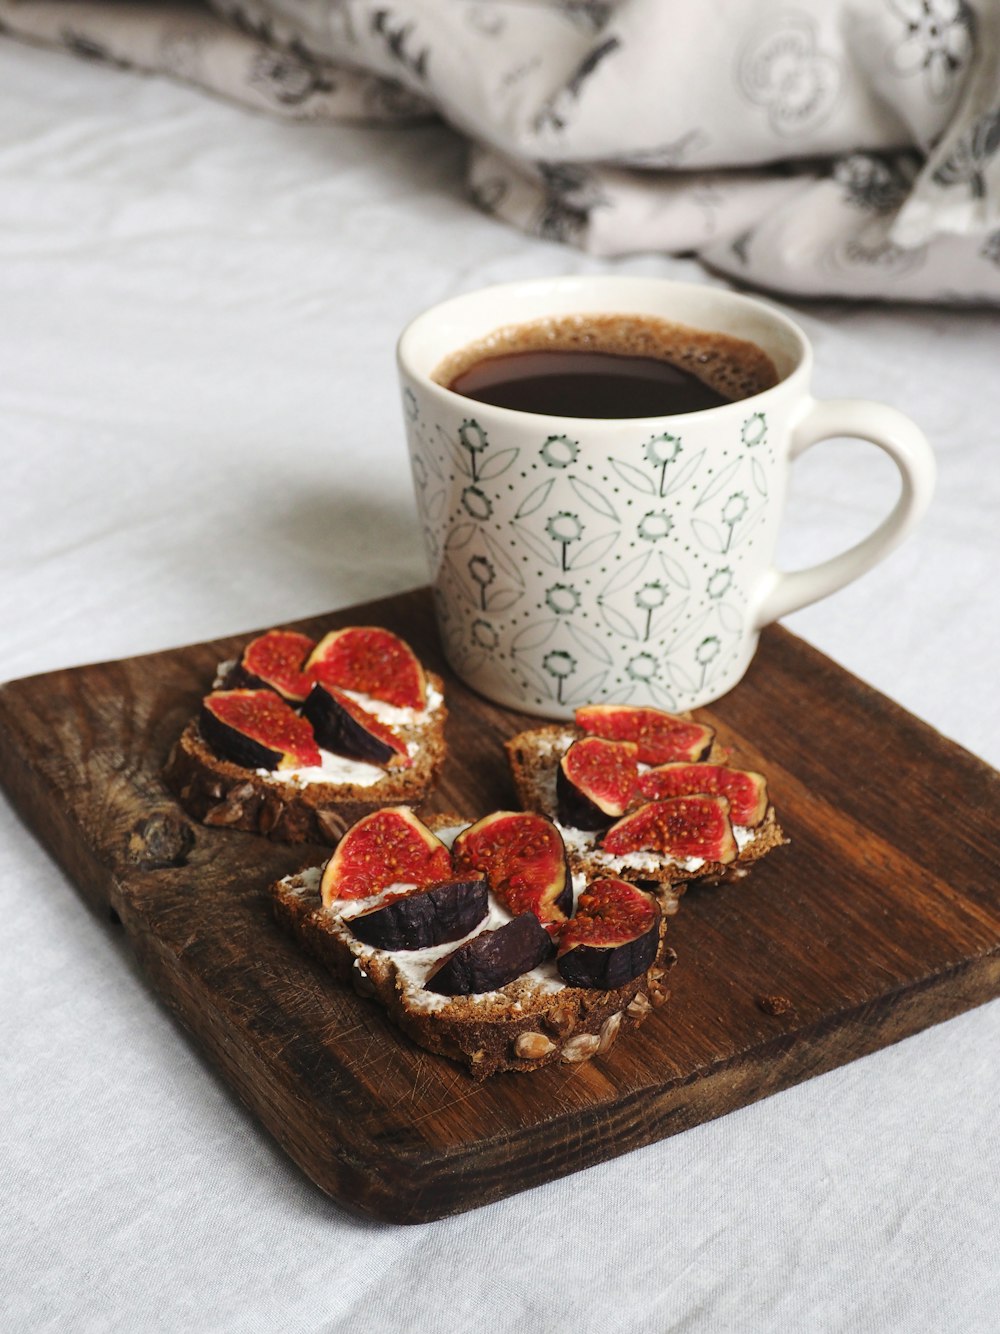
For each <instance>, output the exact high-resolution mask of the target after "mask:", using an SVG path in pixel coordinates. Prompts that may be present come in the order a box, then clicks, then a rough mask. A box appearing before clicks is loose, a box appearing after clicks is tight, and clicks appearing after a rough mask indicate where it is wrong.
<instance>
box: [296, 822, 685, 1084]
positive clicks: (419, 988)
mask: <svg viewBox="0 0 1000 1334" xmlns="http://www.w3.org/2000/svg"><path fill="white" fill-rule="evenodd" d="M469 823H471V822H470V821H468V820H465V819H461V818H460V817H458V816H435V817H432V818H431V819H430V820H429V821H428V824H429V826H430V827H431V828H433V829H434V830H435V832H436V833H437V835H438V837H439V838H441V839H442V841H443V842H445V843H450V842H451V841H452V839H453V838H454V837H455V835H457V834H458V832H459V831H460V830H461V829H463V828H465V827H466V826H467V825H468V824H469ZM321 874H322V868H321V867H314V868H310V869H309V870H305V871H301V872H299V873H298V874H297V875H292V876H287V877H286V878H285V879H283V880H279V881H277V883H275V884H273V885H271V887H270V891H269V892H270V894H271V898H272V902H273V907H274V913H275V917H276V918H277V920H278V922H279V923H280V924H281V925H282V926H283V927H285V928H286V929H287V930H288V931H290V932H291V933H292V935H293V936H294V937H295V938H296V940H297V941H298V942H299V943H300V944H301V945H302V947H303V948H304V949H305V950H306V952H307V953H309V954H311V955H312V956H313V957H314V958H316V959H318V960H319V961H320V962H321V963H322V964H324V965H325V966H326V967H327V968H328V969H329V970H330V971H331V972H332V973H333V974H334V975H335V976H336V977H338V978H339V979H340V980H341V981H342V982H346V983H349V984H350V985H352V986H353V987H354V989H355V990H356V991H357V992H358V994H359V995H361V996H365V997H371V998H373V999H374V1000H376V1001H378V1003H379V1004H380V1005H382V1006H383V1007H384V1008H385V1010H386V1012H387V1014H388V1016H389V1018H390V1019H392V1021H393V1022H394V1023H395V1024H396V1025H397V1026H398V1027H399V1028H400V1029H402V1031H403V1032H404V1033H406V1034H407V1036H408V1037H410V1038H411V1039H412V1040H413V1041H414V1042H416V1043H417V1044H418V1045H419V1046H421V1047H424V1048H426V1050H428V1051H432V1052H436V1053H437V1054H438V1055H440V1056H447V1057H449V1058H450V1059H451V1060H453V1061H457V1062H459V1063H460V1064H462V1065H464V1066H465V1068H466V1069H467V1070H468V1072H469V1074H470V1075H472V1077H473V1078H474V1079H477V1080H479V1079H486V1078H487V1077H488V1076H490V1075H494V1074H497V1073H499V1072H501V1071H505V1070H535V1069H537V1068H538V1067H539V1066H542V1065H549V1064H551V1063H552V1062H554V1061H561V1062H564V1063H567V1064H572V1063H575V1062H577V1061H584V1060H588V1059H590V1058H591V1057H592V1056H599V1055H603V1054H604V1053H605V1052H606V1051H607V1050H608V1048H609V1047H610V1046H611V1045H612V1043H613V1042H614V1041H615V1039H616V1038H617V1036H618V1034H619V1033H620V1032H621V1031H624V1030H627V1029H628V1028H630V1027H633V1028H634V1027H636V1026H637V1025H638V1024H640V1023H641V1022H642V1021H643V1019H645V1017H646V1015H647V1014H648V1013H649V1011H650V1009H651V1007H652V1006H654V1005H659V1004H662V1003H663V1002H664V1001H665V1000H666V999H667V998H668V996H669V992H668V991H667V990H666V988H665V986H664V985H663V978H664V975H665V973H666V971H667V969H668V968H670V967H672V966H673V964H674V963H675V962H676V955H675V954H674V951H673V950H672V949H670V948H669V947H667V946H666V944H665V942H664V934H665V931H666V918H665V916H661V918H660V921H659V926H658V932H659V944H658V947H657V953H656V958H655V959H654V961H653V963H652V965H651V966H650V967H649V969H647V971H646V972H645V973H642V974H641V975H640V976H639V977H636V978H634V979H633V980H632V981H631V982H628V983H626V985H625V986H622V987H618V988H616V989H614V990H611V991H604V990H598V989H594V988H590V987H573V986H568V985H567V984H566V983H565V982H563V980H562V978H561V977H560V976H559V973H558V971H557V969H556V966H555V962H554V961H549V962H547V963H544V964H541V965H540V966H539V967H538V968H535V969H532V971H531V972H530V973H526V974H524V975H523V976H522V977H519V978H517V979H516V980H515V981H513V982H509V983H508V984H507V985H506V986H505V987H501V988H500V989H499V990H497V991H490V992H483V993H481V994H479V995H471V996H442V995H439V994H437V993H436V992H433V991H428V990H427V989H426V988H425V987H424V986H423V980H424V978H425V977H426V975H427V973H428V972H429V971H430V970H431V968H432V967H433V966H434V964H436V963H437V962H439V961H440V960H441V959H443V958H444V957H445V956H446V955H448V954H450V953H451V952H452V951H453V950H456V949H457V948H458V947H459V946H460V945H461V944H463V943H464V941H466V940H470V939H472V938H473V937H474V936H475V935H477V934H478V933H479V932H480V931H482V930H484V929H489V928H494V927H496V926H498V925H500V924H501V923H502V922H503V921H505V920H509V915H507V914H506V913H505V912H504V910H503V909H502V907H500V905H499V904H498V903H497V902H496V900H495V899H494V897H493V895H492V894H491V895H490V896H489V897H490V911H489V914H488V916H487V917H486V918H484V920H483V922H481V923H480V924H479V925H478V926H477V927H476V928H475V930H474V931H472V932H470V933H469V935H468V936H465V937H463V938H462V939H461V940H455V941H452V942H450V943H448V944H446V945H436V946H432V947H430V948H428V949H422V950H392V951H390V950H381V949H376V948H374V947H373V946H371V945H366V944H364V943H363V942H362V941H360V940H358V938H357V937H356V936H355V935H354V934H353V932H352V931H351V929H350V925H349V919H348V918H345V917H344V915H343V911H344V908H345V907H348V908H349V904H348V905H345V904H339V903H335V904H333V905H332V906H331V907H330V908H324V907H323V905H322V901H321V898H320V877H321ZM583 886H584V879H583V877H582V876H581V877H577V878H576V879H575V881H574V891H575V893H576V894H577V895H578V894H579V893H580V892H581V890H582V889H583Z"/></svg>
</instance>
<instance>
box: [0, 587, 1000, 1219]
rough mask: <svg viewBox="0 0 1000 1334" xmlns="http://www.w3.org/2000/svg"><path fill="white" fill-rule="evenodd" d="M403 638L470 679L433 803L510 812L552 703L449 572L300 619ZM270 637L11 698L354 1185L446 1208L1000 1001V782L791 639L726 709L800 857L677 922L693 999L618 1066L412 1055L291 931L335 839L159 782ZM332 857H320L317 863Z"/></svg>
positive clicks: (321, 1174) (81, 842) (109, 897)
mask: <svg viewBox="0 0 1000 1334" xmlns="http://www.w3.org/2000/svg"><path fill="white" fill-rule="evenodd" d="M350 624H382V625H386V626H388V627H389V628H390V629H392V630H395V631H396V632H397V633H399V634H401V635H402V636H403V637H404V638H406V639H407V640H409V641H410V643H411V644H412V645H413V646H414V648H415V649H416V650H417V652H418V654H419V655H420V657H421V658H422V659H423V660H424V661H425V662H427V663H428V664H429V665H430V666H432V667H434V668H435V669H436V670H438V671H440V672H441V673H442V675H444V676H445V678H446V680H447V681H448V684H449V696H448V702H449V707H450V711H451V716H450V719H449V724H448V740H449V746H450V759H449V763H448V766H447V769H446V773H445V777H444V781H443V783H442V785H441V788H440V790H439V792H438V793H437V794H436V796H435V798H434V800H433V802H432V803H430V804H429V806H428V809H442V810H445V809H454V810H459V811H463V812H466V813H468V814H469V815H470V816H478V815H480V814H483V813H485V812H486V811H488V810H491V809H495V808H497V807H505V806H509V805H511V804H512V803H513V800H514V798H513V791H512V788H511V786H510V782H509V779H508V777H507V774H506V770H505V767H504V763H503V760H502V751H501V744H500V743H501V741H502V740H503V739H504V738H505V737H508V736H511V735H512V734H513V733H514V732H516V731H518V730H520V729H521V728H522V727H524V726H530V725H532V722H533V720H531V719H528V718H525V717H523V716H521V715H517V714H512V713H508V712H506V711H505V710H502V709H499V708H496V707H494V706H492V705H490V704H487V703H486V702H485V701H483V700H481V699H480V698H478V697H477V696H475V695H473V694H472V693H471V692H469V691H468V690H466V689H464V688H463V687H462V686H460V685H459V684H458V683H457V682H456V681H455V680H454V679H453V678H452V677H451V676H450V673H449V672H448V670H447V668H446V666H445V664H444V661H443V659H442V656H441V651H440V646H439V643H438V639H437V635H436V631H435V629H434V624H433V616H432V611H431V603H430V598H429V595H428V594H427V592H426V591H424V590H421V591H417V592H412V593H407V594H404V595H401V596H398V597H393V598H388V599H386V600H384V601H381V602H376V603H372V604H368V605H366V606H362V607H354V608H351V609H349V610H346V611H343V612H338V613H337V614H335V615H331V616H323V617H317V618H316V619H314V620H311V621H304V622H302V623H301V624H300V625H299V626H298V627H297V628H299V629H301V630H304V631H305V632H306V633H308V634H312V635H314V636H318V635H320V634H321V633H323V632H325V631H327V630H329V629H332V628H335V627H337V626H340V625H350ZM247 637H248V636H239V637H237V638H232V639H222V640H217V641H214V642H212V643H207V644H195V645H191V646H189V647H187V648H180V649H175V650H172V651H170V652H166V653H154V654H150V655H148V656H145V657H141V658H131V659H127V660H125V661H122V662H112V663H102V664H98V665H95V666H90V667H78V668H74V669H72V670H66V671H58V672H50V673H47V674H46V675H44V676H35V677H31V678H28V679H26V680H23V681H14V682H11V683H10V684H8V685H6V686H3V687H2V688H0V782H2V783H3V785H4V786H5V787H6V789H7V791H8V793H9V795H10V798H11V800H12V801H13V803H14V805H15V806H16V807H17V809H18V810H19V811H20V812H21V814H22V816H23V818H24V819H25V820H26V822H27V823H28V825H29V826H30V827H31V828H32V829H33V830H34V832H35V834H36V835H37V836H38V838H39V839H40V841H41V842H42V843H43V844H44V846H45V847H47V848H48V849H49V851H50V852H51V854H52V856H53V857H54V858H55V859H56V860H57V861H58V862H59V863H60V865H62V866H63V867H64V868H65V870H66V871H67V873H68V874H69V876H70V877H71V878H72V879H73V880H74V881H75V883H76V884H77V886H78V887H79V888H80V890H81V891H82V892H83V893H84V894H85V895H86V896H87V898H88V899H89V900H90V902H91V903H92V904H93V905H94V906H95V908H97V909H99V910H102V911H107V910H108V909H109V908H110V909H111V910H112V912H113V914H114V915H115V916H116V917H117V918H118V919H120V922H121V925H122V928H123V929H124V930H125V932H126V933H127V935H128V937H129V940H130V942H131V944H132V946H133V948H134V950H135V952H136V954H137V955H138V957H139V959H140V960H141V961H142V964H143V966H144V968H145V970H146V973H147V976H148V978H149V980H150V982H151V984H152V985H153V987H155V989H156V990H157V992H158V993H159V994H160V995H161V996H162V997H163V999H164V1000H165V1001H166V1003H167V1004H168V1005H169V1006H170V1007H171V1009H172V1010H173V1011H175V1012H176V1014H177V1015H178V1016H179V1017H180V1019H181V1020H182V1022H183V1023H184V1024H185V1025H187V1027H188V1028H189V1029H190V1030H191V1032H192V1033H193V1034H194V1035H195V1036H196V1037H197V1038H198V1039H199V1041H200V1042H201V1043H202V1045H203V1046H204V1047H205V1048H206V1050H207V1051H208V1052H209V1054H210V1056H211V1058H212V1060H214V1061H215V1062H216V1064H217V1065H218V1067H219V1069H220V1070H221V1071H222V1073H223V1074H224V1075H225V1077H226V1079H227V1080H228V1081H229V1082H230V1084H231V1085H232V1087H233V1088H234V1089H235V1090H236V1092H237V1093H238V1094H239V1096H240V1097H241V1098H242V1099H243V1100H244V1102H245V1103H246V1104H247V1105H248V1106H249V1107H250V1108H251V1109H252V1110H253V1111H254V1113H255V1114H256V1115H257V1116H258V1117H259V1118H260V1120H261V1121H262V1122H263V1124H264V1125H265V1126H266V1127H267V1128H268V1130H269V1131H270V1132H271V1133H272V1134H273V1135H274V1137H275V1138H276V1139H277V1140H278V1142H279V1143H280V1144H281V1145H282V1147H283V1148H284V1149H285V1150H286V1152H287V1153H288V1154H289V1156H290V1157H291V1158H292V1159H293V1160H294V1161H295V1162H296V1163H298V1164H299V1166H300V1167H301V1168H302V1169H303V1171H304V1172H306V1173H307V1175H308V1176H309V1177H311V1178H312V1180H313V1181H314V1182H316V1184H317V1185H318V1186H319V1187H320V1188H321V1189H322V1190H324V1191H326V1192H328V1193H329V1194H330V1195H332V1196H333V1197H334V1198H335V1199H337V1200H339V1201H341V1202H343V1203H344V1204H347V1205H350V1206H352V1207H354V1208H356V1209H359V1210H361V1211H363V1212H364V1213H366V1214H369V1215H372V1216H374V1217H377V1218H382V1219H389V1220H394V1221H399V1222H420V1221H426V1220H428V1219H433V1218H439V1217H441V1216H443V1215H446V1214H451V1213H457V1212H459V1211H461V1210H464V1209H470V1208H473V1207H475V1206H477V1205H480V1204H485V1203H487V1202H488V1201H491V1200H496V1199H499V1198H501V1197H503V1196H505V1195H510V1194H512V1193H514V1192H515V1191H520V1190H525V1189H526V1188H528V1187H530V1186H535V1185H538V1184H539V1183H541V1182H545V1181H550V1180H552V1179H553V1178H555V1177H560V1176H563V1175H565V1174H566V1173H568V1172H574V1171H577V1170H579V1169H580V1168H583V1167H588V1166H590V1165H591V1164H593V1163H598V1162H601V1161H603V1160H604V1159H608V1158H613V1157H614V1156H616V1155H617V1154H620V1153H625V1152H627V1151H628V1150H630V1149H636V1148H639V1147H640V1146H641V1145H644V1144H649V1143H651V1142H652V1141H654V1140H658V1139H662V1138H664V1137H665V1136H667V1135H672V1134H675V1133H676V1132H678V1131H681V1130H686V1129H687V1128H688V1127H689V1126H694V1125H697V1124H699V1123H700V1122H702V1121H707V1120H709V1119H710V1118H712V1117H715V1116H721V1115H722V1114H723V1113H725V1112H728V1111H731V1110H732V1109H733V1108H736V1107H742V1106H745V1105H746V1104H747V1103H750V1102H753V1101H755V1100H756V1099H757V1098H762V1097H766V1096H767V1095H768V1094H770V1093H775V1092H777V1091H778V1090H779V1089H783V1088H787V1087H788V1086H789V1085H791V1084H795V1083H798V1082H799V1081H800V1080H803V1079H808V1078H809V1077H810V1076H812V1075H816V1074H820V1073H822V1072H823V1071H825V1070H830V1069H832V1068H833V1067H835V1066H838V1065H842V1064H844V1063H845V1062H847V1061H850V1060H853V1059H854V1058H855V1057H857V1056H861V1055H864V1054H865V1053H867V1052H871V1051H875V1050H877V1049H878V1048H880V1047H884V1046H886V1045H887V1044H889V1043H891V1042H896V1041H898V1040H899V1039H900V1038H904V1037H906V1036H907V1035H909V1034H911V1033H915V1032H917V1031H919V1030H920V1029H922V1028H924V1027H926V1026H927V1025H929V1024H933V1023H936V1022H938V1021H939V1020H942V1019H947V1018H949V1017H950V1016H952V1015H955V1014H958V1013H959V1012H960V1011H962V1010H966V1009H969V1008H970V1007H972V1006H974V1005H978V1004H980V1003H982V1002H983V1001H985V1000H988V999H990V998H991V997H993V996H995V995H997V994H998V993H1000V864H998V861H1000V859H998V847H1000V801H998V797H1000V775H998V774H997V773H995V772H994V771H993V770H992V769H990V768H989V767H988V766H987V765H985V764H983V763H982V762H981V761H979V760H978V759H976V758H975V757H974V756H972V755H970V754H969V753H968V752H966V751H964V750H962V749H961V748H960V747H958V746H956V745H955V744H953V743H952V742H950V741H947V740H945V739H944V738H943V737H941V736H939V735H938V734H937V733H936V732H934V731H933V730H932V729H931V728H929V727H927V726H926V725H925V724H923V723H921V722H919V721H918V720H917V719H915V718H913V717H912V716H910V715H908V714H907V713H905V712H904V711H903V710H902V709H900V708H899V707H898V706H897V705H895V704H893V703H891V702H890V701H889V700H887V699H886V698H885V697H883V696H881V695H879V694H877V693H876V692H875V691H874V690H871V689H870V688H868V687H867V686H865V685H863V684H862V683H861V682H860V681H858V680H856V679H855V678H854V677H852V676H850V675H849V674H848V673H847V672H845V671H844V670H843V669H842V668H840V667H838V666H837V665H836V664H835V663H833V662H831V661H830V660H829V659H827V658H824V657H823V656H822V655H821V654H819V653H817V652H816V651H815V650H814V649H812V648H810V647H808V646H807V645H806V644H803V643H802V642H801V641H800V640H798V639H796V638H795V637H794V636H793V635H790V634H788V633H787V632H786V631H784V630H782V629H780V628H772V629H770V630H768V631H767V632H766V633H765V635H764V637H763V640H762V642H761V647H760V652H759V654H758V656H757V658H756V660H755V661H754V664H753V666H752V668H751V670H750V673H749V675H748V676H747V677H746V679H745V680H744V682H743V683H742V684H741V685H740V686H739V687H738V688H737V689H736V690H734V691H733V692H731V694H730V695H728V696H727V697H726V698H725V699H724V700H721V701H720V702H719V703H718V704H716V705H714V706H713V707H712V708H711V709H706V710H703V711H702V715H703V716H704V717H705V718H707V719H708V720H709V721H711V722H712V723H714V724H715V725H716V726H717V727H718V729H719V732H720V736H721V739H722V740H723V742H724V743H726V744H730V745H732V746H734V747H735V749H736V751H737V752H738V755H739V757H740V759H741V761H742V762H744V763H745V764H748V765H750V766H752V767H753V768H758V769H761V770H763V771H764V772H765V773H766V774H767V775H768V777H769V779H770V786H771V793H772V796H773V800H774V802H775V805H776V806H777V808H778V812H779V816H780V819H781V822H782V824H783V826H784V828H785V831H786V833H787V834H788V835H789V837H790V839H791V843H790V845H789V846H788V847H785V848H782V849H779V850H778V851H776V852H774V853H772V854H771V855H770V856H769V857H767V858H766V859H765V860H764V861H763V862H762V863H761V864H760V865H759V866H758V867H757V868H756V869H754V871H753V872H752V874H751V876H750V877H749V878H748V879H747V880H746V881H744V882H743V883H742V884H740V885H725V886H715V887H713V886H708V885H702V886H698V885H695V886H694V887H693V888H691V889H690V890H689V891H688V893H687V895H686V896H685V897H684V899H683V900H682V905H681V911H680V913H679V914H678V915H677V916H676V917H674V918H672V919H671V922H670V942H671V943H672V944H673V946H674V948H675V949H676V951H677V953H678V955H679V963H678V965H677V967H676V968H675V969H674V970H673V972H672V973H671V974H670V975H669V980H670V982H671V986H672V991H673V995H672V998H671V1000H670V1002H669V1003H668V1004H667V1005H665V1006H664V1007H663V1008H662V1009H660V1010H656V1011H654V1012H653V1013H652V1015H651V1016H650V1018H649V1019H648V1021H647V1022H646V1024H645V1025H644V1027H642V1028H641V1029H639V1030H638V1031H637V1032H635V1033H632V1034H630V1035H629V1036H628V1037H627V1039H624V1040H622V1041H620V1042H619V1043H617V1044H616V1045H615V1046H614V1047H613V1048H612V1049H611V1051H610V1052H609V1053H608V1054H607V1055H606V1056H605V1057H602V1058H599V1059H596V1060H593V1061H591V1062H587V1063H584V1064H582V1065H574V1066H558V1067H552V1066H550V1067H547V1068H545V1069H543V1070H539V1071H536V1072H535V1073H532V1074H507V1075H499V1076H496V1077H495V1078H493V1079H492V1080H488V1081H486V1082H485V1083H482V1084H476V1083H475V1082H474V1081H473V1080H472V1079H470V1078H469V1077H468V1076H467V1075H466V1074H465V1073H463V1071H462V1070H461V1069H459V1068H458V1067H457V1066H455V1065H452V1064H451V1063H450V1062H448V1061H446V1060H444V1059H443V1058H440V1057H436V1056H432V1055H430V1054H429V1053H427V1052H424V1051H421V1050H419V1049H418V1048H416V1047H414V1046H412V1045H411V1044H410V1042H409V1041H408V1040H407V1039H406V1038H405V1037H403V1036H402V1035H401V1034H399V1033H398V1032H397V1031H396V1030H395V1029H394V1028H392V1027H391V1026H390V1025H389V1024H388V1023H387V1022H386V1020H385V1019H384V1018H383V1013H382V1011H381V1010H380V1009H379V1008H378V1007H377V1006H376V1005H374V1004H373V1003H372V1002H370V1001H365V1000H361V999H359V998H358V997H357V996H355V995H354V994H353V992H351V991H348V990H345V989H343V988H341V987H340V986H338V984H337V983H335V982H334V981H333V980H332V979H331V978H330V977H328V976H327V975H326V974H325V973H324V972H323V971H322V970H321V969H320V968H319V967H318V966H317V965H315V964H313V963H312V962H311V961H310V960H309V959H307V958H305V957H304V956H302V955H301V954H300V953H299V952H298V950H297V949H296V947H295V946H294V945H293V944H292V943H291V941H290V940H288V939H286V938H285V937H284V936H283V935H282V934H281V933H280V932H279V931H278V929H277V928H276V926H275V925H274V923H273V922H272V920H271V917H270V915H269V911H268V904H267V899H266V897H265V894H264V888H265V886H266V885H267V884H268V882H269V881H270V880H272V879H274V878H276V877H278V876H281V875H284V874H286V873H287V872H289V871H291V870H293V869H296V868H298V867H300V866H302V865H304V864H307V863H308V862H310V861H319V860H320V859H321V858H322V856H323V853H322V852H321V851H320V850H318V849H317V850H313V849H309V848H305V849H304V848H303V847H301V846H300V847H297V848H288V847H283V846H280V845H273V844H270V843H268V842H266V841H265V840H263V839H260V838H257V837H255V836H253V835H250V834H239V833H233V832H229V831H225V830H215V829H206V828H203V827H201V826H193V825H192V824H191V823H190V822H189V821H188V820H187V819H186V818H185V817H184V816H183V814H182V813H181V812H180V811H179V809H178V807H177V806H176V804H175V803H174V801H173V799H172V798H171V796H170V795H169V794H168V793H167V791H166V790H165V788H164V787H163V784H162V782H161V780H160V770H161V767H162V765H163V762H164V759H165V757H166V754H167V751H168V750H169V748H170V746H171V744H172V743H173V741H174V738H175V737H176V736H177V734H178V733H179V732H180V730H181V728H182V727H183V725H184V723H185V722H186V721H187V719H188V718H189V717H190V715H191V714H192V712H193V711H194V709H195V708H196V706H197V703H198V699H199V697H200V695H201V694H202V693H203V692H204V691H205V689H206V688H207V687H208V684H209V683H210V681H211V679H212V675H213V671H214V668H215V665H216V663H218V662H219V661H221V660H222V659H225V658H229V657H232V656H234V655H235V653H236V651H237V648H238V646H239V645H240V644H241V643H243V642H245V640H246V638H247ZM314 853H315V855H313V854H314Z"/></svg>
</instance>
